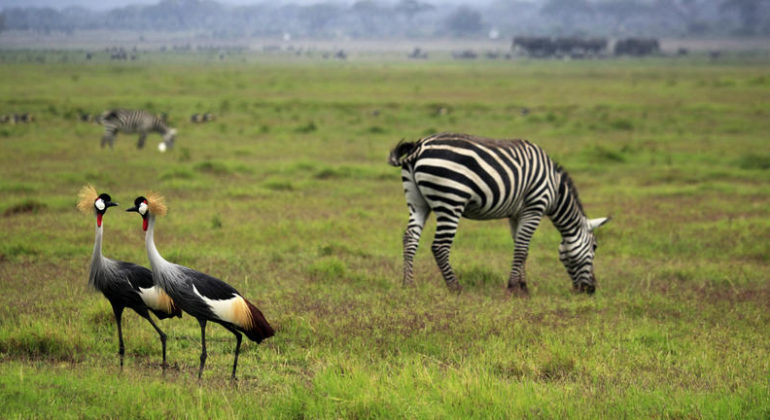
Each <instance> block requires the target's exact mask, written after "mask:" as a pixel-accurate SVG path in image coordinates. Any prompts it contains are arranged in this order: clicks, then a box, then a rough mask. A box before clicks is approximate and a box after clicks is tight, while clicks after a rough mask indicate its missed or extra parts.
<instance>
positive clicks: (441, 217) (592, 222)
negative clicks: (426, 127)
mask: <svg viewBox="0 0 770 420" xmlns="http://www.w3.org/2000/svg"><path fill="white" fill-rule="evenodd" d="M389 163H390V164H391V165H393V166H400V167H401V180H402V182H403V184H404V193H405V195H406V202H407V207H408V208H409V224H408V225H407V228H406V231H405V232H404V237H403V245H404V285H410V284H412V283H413V282H414V280H413V268H412V267H413V265H412V264H413V259H414V254H415V252H416V251H417V246H418V243H419V240H420V234H421V233H422V229H423V226H424V225H425V220H426V219H427V217H428V215H429V214H430V212H431V211H433V212H434V213H436V223H437V226H436V235H435V237H434V240H433V245H432V247H431V249H432V251H433V256H434V257H435V259H436V263H437V264H438V267H439V269H440V270H441V274H442V275H443V277H444V280H445V281H446V284H447V286H448V287H449V289H451V290H455V291H460V290H461V289H462V287H461V286H460V284H459V282H458V281H457V277H456V276H455V274H454V272H453V270H452V267H451V266H450V264H449V251H450V248H451V246H452V241H453V240H454V237H455V233H456V232H457V224H458V223H459V221H460V217H465V218H468V219H475V220H489V219H501V218H507V219H508V221H509V225H510V228H511V235H512V236H513V239H514V243H515V248H514V253H513V267H512V270H511V274H510V277H509V279H508V290H509V291H510V292H513V293H523V294H526V293H527V282H526V276H525V270H524V263H525V261H526V259H527V253H528V250H529V241H530V239H531V238H532V235H533V234H534V233H535V229H537V227H538V225H539V224H540V220H541V219H542V217H543V216H544V215H546V216H548V217H550V218H551V221H552V222H553V224H554V226H556V228H557V229H558V230H559V232H560V233H561V236H562V242H561V244H560V245H559V259H560V260H561V262H562V263H563V264H564V266H565V267H566V268H567V272H568V273H569V275H570V277H571V278H572V284H573V287H574V289H575V290H576V291H584V292H587V293H589V294H590V293H593V292H594V290H595V287H596V280H595V277H594V270H593V259H594V253H595V251H596V238H595V237H594V234H593V231H594V229H596V228H597V227H599V226H601V225H603V224H604V223H606V222H607V221H608V220H609V219H607V218H601V219H588V218H587V217H586V215H585V212H584V211H583V206H582V204H581V203H580V199H579V197H578V192H577V189H576V188H575V185H574V184H573V183H572V179H571V178H570V177H569V175H568V174H567V172H566V171H565V170H564V169H563V168H562V167H561V166H559V165H558V164H556V163H555V162H553V161H552V160H551V159H550V158H549V157H548V156H547V155H546V153H545V152H544V151H543V149H541V148H540V147H538V146H536V145H534V144H532V143H530V142H528V141H526V140H493V139H486V138H481V137H474V136H470V135H467V134H451V133H442V134H436V135H433V136H429V137H426V138H423V139H420V140H418V141H417V142H403V141H402V142H400V143H398V144H397V145H396V147H395V148H394V149H393V150H392V151H391V152H390V158H389Z"/></svg>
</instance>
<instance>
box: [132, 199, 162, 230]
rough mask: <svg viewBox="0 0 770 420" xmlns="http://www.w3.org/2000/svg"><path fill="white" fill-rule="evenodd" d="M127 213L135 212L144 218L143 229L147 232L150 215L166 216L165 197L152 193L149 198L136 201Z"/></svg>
mask: <svg viewBox="0 0 770 420" xmlns="http://www.w3.org/2000/svg"><path fill="white" fill-rule="evenodd" d="M126 211H135V212H137V213H139V215H140V216H142V229H144V230H145V231H146V230H147V219H148V217H149V215H151V214H152V215H154V216H164V215H165V214H166V211H167V209H166V205H165V204H164V203H163V196H161V195H160V194H157V193H150V194H148V196H147V197H144V196H139V197H136V199H135V200H134V207H131V208H130V209H126Z"/></svg>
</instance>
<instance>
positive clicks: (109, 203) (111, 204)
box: [105, 201, 120, 207]
mask: <svg viewBox="0 0 770 420" xmlns="http://www.w3.org/2000/svg"><path fill="white" fill-rule="evenodd" d="M105 205H106V206H107V207H115V206H119V205H120V204H118V203H113V202H112V201H110V202H108V203H106V204H105Z"/></svg>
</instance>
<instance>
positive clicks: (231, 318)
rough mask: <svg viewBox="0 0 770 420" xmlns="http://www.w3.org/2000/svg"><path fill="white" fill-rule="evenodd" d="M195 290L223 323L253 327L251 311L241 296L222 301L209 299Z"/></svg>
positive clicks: (246, 327)
mask: <svg viewBox="0 0 770 420" xmlns="http://www.w3.org/2000/svg"><path fill="white" fill-rule="evenodd" d="M193 290H194V291H195V293H196V294H197V295H198V296H200V298H201V299H203V301H204V302H206V304H207V305H208V306H209V309H211V312H213V313H214V315H216V316H217V317H218V318H219V319H221V320H222V321H226V322H229V323H231V324H234V325H237V326H239V327H241V328H245V329H249V328H250V327H251V324H252V322H251V311H250V310H249V306H248V305H247V304H246V301H245V300H244V299H243V298H242V297H241V296H238V295H235V296H233V297H232V298H230V299H221V300H218V299H209V298H207V297H205V296H203V295H201V294H200V293H199V292H198V289H196V288H195V287H193Z"/></svg>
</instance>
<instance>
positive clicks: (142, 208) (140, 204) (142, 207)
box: [126, 196, 150, 230]
mask: <svg viewBox="0 0 770 420" xmlns="http://www.w3.org/2000/svg"><path fill="white" fill-rule="evenodd" d="M126 211H135V212H137V213H139V215H140V216H142V229H143V230H147V216H148V215H149V214H150V212H149V206H148V205H147V199H146V198H145V197H144V196H139V197H136V199H135V200H134V207H131V208H128V209H126Z"/></svg>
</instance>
